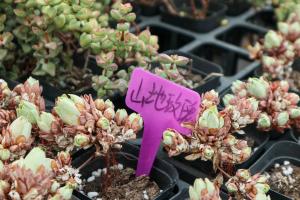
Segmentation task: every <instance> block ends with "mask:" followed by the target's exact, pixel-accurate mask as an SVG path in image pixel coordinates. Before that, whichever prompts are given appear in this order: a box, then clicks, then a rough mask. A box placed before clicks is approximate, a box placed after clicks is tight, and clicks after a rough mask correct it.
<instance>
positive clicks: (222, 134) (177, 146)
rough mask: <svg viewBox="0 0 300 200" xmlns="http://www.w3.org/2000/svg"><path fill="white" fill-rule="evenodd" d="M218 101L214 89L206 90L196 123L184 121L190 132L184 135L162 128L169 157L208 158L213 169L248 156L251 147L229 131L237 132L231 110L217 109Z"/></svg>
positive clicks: (235, 162) (239, 161) (236, 162)
mask: <svg viewBox="0 0 300 200" xmlns="http://www.w3.org/2000/svg"><path fill="white" fill-rule="evenodd" d="M218 104H219V97H218V94H217V93H216V92H215V91H213V90H212V91H209V92H206V93H205V94H204V95H203V97H202V104H201V110H200V112H199V114H198V117H197V120H196V122H186V123H183V126H184V127H186V128H188V129H190V130H192V135H190V136H183V135H181V134H180V133H179V132H178V131H176V130H173V129H168V130H166V131H164V133H163V143H164V147H165V149H166V150H167V152H168V154H169V156H176V155H179V154H181V153H185V154H188V155H187V156H186V157H185V158H186V159H187V160H195V159H198V158H201V159H202V160H211V161H213V164H214V168H215V170H216V169H217V168H218V167H220V166H222V164H225V163H230V164H238V163H242V162H244V161H246V160H247V159H248V158H249V157H250V155H251V148H250V147H248V145H247V142H246V141H244V140H239V139H237V138H235V137H234V136H233V134H232V133H234V131H236V130H234V127H233V125H232V124H233V123H232V122H233V121H232V119H231V118H232V116H233V115H232V112H231V111H230V110H229V109H224V110H222V111H220V112H219V111H218V109H217V105H218ZM235 122H236V123H238V122H239V121H235ZM237 127H241V126H237Z"/></svg>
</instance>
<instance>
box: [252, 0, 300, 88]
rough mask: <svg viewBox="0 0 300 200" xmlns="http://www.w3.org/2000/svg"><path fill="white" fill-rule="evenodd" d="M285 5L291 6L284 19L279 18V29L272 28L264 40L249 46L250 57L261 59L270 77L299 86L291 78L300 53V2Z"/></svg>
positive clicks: (266, 73) (265, 73)
mask: <svg viewBox="0 0 300 200" xmlns="http://www.w3.org/2000/svg"><path fill="white" fill-rule="evenodd" d="M292 4H296V5H289V3H286V4H284V5H286V6H287V8H291V9H292V11H291V12H288V14H287V16H286V17H285V19H284V20H279V22H278V24H277V26H278V30H276V31H275V30H270V31H268V32H267V33H266V35H265V37H264V39H263V40H261V41H259V42H257V43H256V44H255V45H254V46H249V52H250V57H251V58H252V59H257V60H260V62H261V63H262V68H263V73H264V75H265V76H266V77H268V78H270V79H279V80H288V81H289V82H290V84H291V86H292V87H297V86H294V85H297V84H296V83H294V82H295V80H293V78H291V76H292V74H293V73H292V72H293V68H292V66H293V63H294V61H295V60H296V59H297V58H298V57H299V55H300V49H299V48H300V45H299V44H300V39H299V36H300V2H299V3H298V2H293V3H292Z"/></svg>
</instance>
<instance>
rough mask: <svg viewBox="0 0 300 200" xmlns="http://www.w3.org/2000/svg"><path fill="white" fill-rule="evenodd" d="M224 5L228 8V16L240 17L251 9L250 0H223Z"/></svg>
mask: <svg viewBox="0 0 300 200" xmlns="http://www.w3.org/2000/svg"><path fill="white" fill-rule="evenodd" d="M223 3H224V4H225V5H226V6H227V8H228V9H227V12H226V14H227V15H229V16H237V15H240V14H242V13H244V12H246V11H247V10H249V8H250V7H251V4H250V3H249V1H248V0H223Z"/></svg>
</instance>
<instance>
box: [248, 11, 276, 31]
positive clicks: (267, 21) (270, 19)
mask: <svg viewBox="0 0 300 200" xmlns="http://www.w3.org/2000/svg"><path fill="white" fill-rule="evenodd" d="M247 21H249V22H251V23H253V24H256V25H258V26H261V27H264V28H267V29H272V30H276V29H277V20H276V16H275V12H274V10H272V9H267V10H261V11H258V12H255V14H254V15H253V16H251V17H250V18H248V20H247Z"/></svg>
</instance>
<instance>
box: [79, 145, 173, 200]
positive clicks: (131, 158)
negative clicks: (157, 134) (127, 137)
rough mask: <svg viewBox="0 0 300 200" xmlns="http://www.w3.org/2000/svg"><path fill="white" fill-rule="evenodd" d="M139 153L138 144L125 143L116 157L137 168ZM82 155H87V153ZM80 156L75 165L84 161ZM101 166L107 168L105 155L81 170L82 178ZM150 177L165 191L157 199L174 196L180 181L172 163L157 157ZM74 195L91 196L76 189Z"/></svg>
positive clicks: (88, 199) (123, 162)
mask: <svg viewBox="0 0 300 200" xmlns="http://www.w3.org/2000/svg"><path fill="white" fill-rule="evenodd" d="M138 153H139V152H138V148H137V147H136V146H133V145H130V144H128V143H124V144H123V148H122V150H121V151H120V152H119V153H116V159H117V161H118V162H119V163H121V164H123V165H124V167H131V168H133V169H135V168H136V166H137V161H138V158H137V157H138ZM81 156H86V154H85V155H81ZM81 156H80V157H81ZM80 157H79V158H80ZM79 158H78V159H75V160H74V161H73V165H74V166H75V167H78V166H79V165H80V163H81V162H82V160H80V159H79ZM85 159H86V158H85ZM78 162H80V163H78ZM100 168H105V161H104V158H103V157H98V158H96V159H94V160H92V161H91V162H89V163H88V164H87V165H86V166H85V167H83V168H82V169H81V170H80V173H81V174H82V178H87V177H89V176H90V175H91V173H92V172H93V171H95V170H96V169H100ZM150 178H151V179H152V180H153V181H155V182H156V183H157V184H158V186H159V188H160V189H161V190H163V192H161V193H160V194H159V195H158V196H157V197H156V198H155V199H156V200H160V199H168V198H170V197H171V196H172V192H173V190H174V187H175V185H176V184H177V182H178V173H177V171H176V169H175V168H174V167H173V166H172V165H170V164H168V163H167V162H165V161H163V160H160V159H156V160H155V162H154V165H153V168H152V170H151V173H150ZM74 195H75V196H76V197H77V198H79V199H81V200H90V198H88V197H87V196H86V195H83V194H82V193H80V192H79V191H74Z"/></svg>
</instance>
